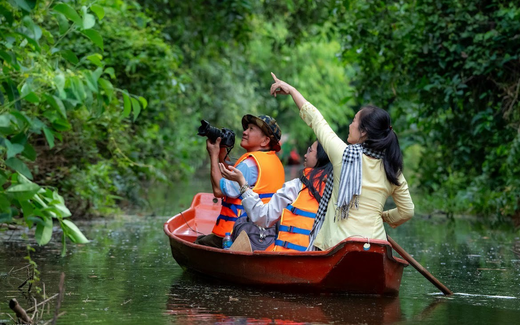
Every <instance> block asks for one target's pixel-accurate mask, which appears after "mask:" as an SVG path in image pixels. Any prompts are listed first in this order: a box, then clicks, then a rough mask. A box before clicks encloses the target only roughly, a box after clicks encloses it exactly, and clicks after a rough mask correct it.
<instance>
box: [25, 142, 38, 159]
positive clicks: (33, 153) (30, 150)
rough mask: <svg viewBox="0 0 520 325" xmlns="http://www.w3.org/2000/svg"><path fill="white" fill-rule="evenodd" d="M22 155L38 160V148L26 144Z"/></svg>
mask: <svg viewBox="0 0 520 325" xmlns="http://www.w3.org/2000/svg"><path fill="white" fill-rule="evenodd" d="M22 155H23V156H24V157H25V158H27V159H29V160H30V161H34V160H36V150H34V147H33V146H32V145H31V144H29V143H26V144H25V147H24V150H23V151H22Z"/></svg>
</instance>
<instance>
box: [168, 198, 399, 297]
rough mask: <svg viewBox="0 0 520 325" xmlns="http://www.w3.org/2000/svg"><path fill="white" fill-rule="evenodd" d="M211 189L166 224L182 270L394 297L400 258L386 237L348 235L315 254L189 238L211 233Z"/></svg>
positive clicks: (215, 203) (215, 208)
mask: <svg viewBox="0 0 520 325" xmlns="http://www.w3.org/2000/svg"><path fill="white" fill-rule="evenodd" d="M220 207H221V206H220V200H219V199H216V198H214V196H213V194H210V193H199V194H197V195H195V197H194V198H193V201H192V203H191V207H190V208H189V209H187V210H186V211H184V212H181V213H180V214H178V215H176V216H174V217H172V218H171V219H169V220H168V221H167V222H166V223H165V224H164V232H165V233H166V235H168V237H169V239H170V246H171V250H172V255H173V258H174V259H175V260H176V261H177V263H178V264H179V265H180V266H182V267H183V268H184V269H188V270H191V271H195V272H198V273H202V274H205V275H208V276H211V277H214V278H218V279H221V280H225V281H229V282H233V283H238V284H246V285H258V286H263V287H271V288H275V289H280V290H286V289H288V290H298V291H313V292H342V293H349V294H367V295H384V296H397V295H398V294H399V287H400V285H401V277H402V275H403V268H404V267H405V266H407V265H408V262H406V261H405V260H403V259H400V258H397V257H394V256H392V247H391V245H390V243H389V242H387V241H385V240H376V239H371V240H370V243H369V244H370V248H369V249H368V250H364V248H363V245H364V244H366V243H367V242H368V240H367V239H365V238H354V237H351V238H347V239H345V240H343V241H342V242H340V243H339V244H338V245H336V246H334V247H332V248H330V249H328V250H326V251H319V252H295V253H285V252H265V251H254V252H252V253H251V252H235V251H229V250H223V249H219V248H213V247H206V246H201V245H197V244H194V243H193V242H194V241H195V239H196V238H197V236H199V235H200V234H201V233H202V234H209V233H211V230H212V228H213V225H214V223H215V220H216V218H217V216H218V214H219V212H220Z"/></svg>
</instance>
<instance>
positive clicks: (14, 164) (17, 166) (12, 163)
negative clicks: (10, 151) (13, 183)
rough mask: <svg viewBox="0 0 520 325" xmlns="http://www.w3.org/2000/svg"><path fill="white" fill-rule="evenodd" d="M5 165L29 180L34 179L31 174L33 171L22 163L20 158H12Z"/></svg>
mask: <svg viewBox="0 0 520 325" xmlns="http://www.w3.org/2000/svg"><path fill="white" fill-rule="evenodd" d="M5 164H6V165H7V166H9V167H10V168H12V169H14V170H16V171H17V172H19V173H20V174H22V175H24V176H25V177H27V178H28V179H33V176H32V174H31V171H30V170H29V167H27V165H26V164H25V163H24V162H23V161H21V160H20V159H18V158H15V157H12V158H9V159H7V160H6V161H5Z"/></svg>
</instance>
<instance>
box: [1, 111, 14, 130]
mask: <svg viewBox="0 0 520 325" xmlns="http://www.w3.org/2000/svg"><path fill="white" fill-rule="evenodd" d="M11 116H12V115H11V114H2V115H0V134H3V135H10V134H11V133H12V132H13V131H14V128H13V124H12V123H11Z"/></svg>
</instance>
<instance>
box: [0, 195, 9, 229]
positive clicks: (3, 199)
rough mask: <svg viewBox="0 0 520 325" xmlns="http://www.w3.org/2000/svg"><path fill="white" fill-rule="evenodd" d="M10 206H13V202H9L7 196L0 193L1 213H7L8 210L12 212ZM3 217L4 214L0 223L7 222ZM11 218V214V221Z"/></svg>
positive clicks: (0, 218)
mask: <svg viewBox="0 0 520 325" xmlns="http://www.w3.org/2000/svg"><path fill="white" fill-rule="evenodd" d="M10 206H11V202H10V201H9V199H8V198H7V196H6V195H5V194H4V193H0V211H1V212H7V211H8V210H11V209H9V207H10ZM1 216H2V214H0V222H6V221H5V220H2V217H1ZM10 217H11V214H9V219H11V218H10Z"/></svg>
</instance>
